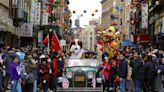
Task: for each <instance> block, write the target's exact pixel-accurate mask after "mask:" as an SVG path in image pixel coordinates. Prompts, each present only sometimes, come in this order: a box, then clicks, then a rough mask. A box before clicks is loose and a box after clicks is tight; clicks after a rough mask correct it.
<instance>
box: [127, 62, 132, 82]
mask: <svg viewBox="0 0 164 92" xmlns="http://www.w3.org/2000/svg"><path fill="white" fill-rule="evenodd" d="M131 76H132V67H131V66H130V60H128V74H127V80H132V78H131Z"/></svg>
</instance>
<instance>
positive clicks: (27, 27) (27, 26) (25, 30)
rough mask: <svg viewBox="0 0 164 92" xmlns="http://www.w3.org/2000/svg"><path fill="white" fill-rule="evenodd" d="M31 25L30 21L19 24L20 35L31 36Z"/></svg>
mask: <svg viewBox="0 0 164 92" xmlns="http://www.w3.org/2000/svg"><path fill="white" fill-rule="evenodd" d="M32 33H33V25H32V23H24V24H23V25H22V26H21V35H20V36H22V37H32Z"/></svg>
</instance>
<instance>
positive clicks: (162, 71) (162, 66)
mask: <svg viewBox="0 0 164 92" xmlns="http://www.w3.org/2000/svg"><path fill="white" fill-rule="evenodd" d="M158 70H161V74H163V75H164V64H162V63H161V64H159V65H158V66H157V69H156V71H158Z"/></svg>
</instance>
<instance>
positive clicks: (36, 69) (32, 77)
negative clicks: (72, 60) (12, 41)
mask: <svg viewBox="0 0 164 92" xmlns="http://www.w3.org/2000/svg"><path fill="white" fill-rule="evenodd" d="M47 51H48V50H47V49H45V50H40V49H39V48H32V47H26V48H21V49H15V48H10V47H6V48H1V49H0V92H6V91H7V90H10V92H42V91H43V92H50V90H51V91H53V92H56V87H57V77H58V76H62V74H63V70H64V57H65V56H64V54H63V53H62V52H61V53H56V52H52V51H49V52H50V53H49V52H47ZM48 53H49V54H48ZM41 90H42V91H41Z"/></svg>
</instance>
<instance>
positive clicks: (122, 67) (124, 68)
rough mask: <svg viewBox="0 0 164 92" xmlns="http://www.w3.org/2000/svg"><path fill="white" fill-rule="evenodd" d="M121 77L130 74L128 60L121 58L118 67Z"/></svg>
mask: <svg viewBox="0 0 164 92" xmlns="http://www.w3.org/2000/svg"><path fill="white" fill-rule="evenodd" d="M118 73H119V77H121V78H126V77H127V74H128V62H127V61H125V60H121V61H120V64H119V69H118Z"/></svg>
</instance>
